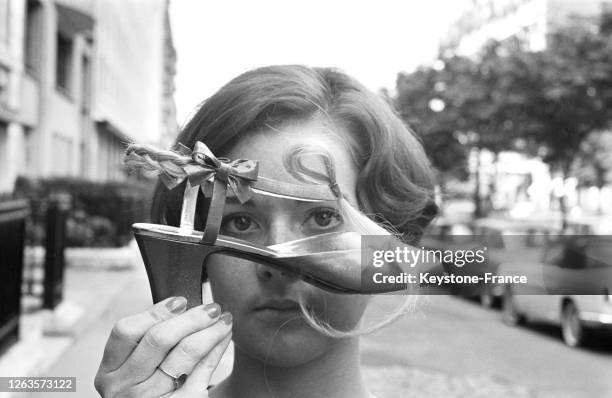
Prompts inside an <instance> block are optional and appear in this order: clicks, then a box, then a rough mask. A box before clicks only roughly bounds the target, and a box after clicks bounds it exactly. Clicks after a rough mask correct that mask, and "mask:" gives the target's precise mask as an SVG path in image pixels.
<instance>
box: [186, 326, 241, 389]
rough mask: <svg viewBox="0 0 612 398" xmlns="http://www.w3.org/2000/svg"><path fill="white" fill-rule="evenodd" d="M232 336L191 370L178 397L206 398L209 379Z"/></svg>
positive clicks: (222, 341)
mask: <svg viewBox="0 0 612 398" xmlns="http://www.w3.org/2000/svg"><path fill="white" fill-rule="evenodd" d="M230 341H232V334H231V333H230V334H229V335H227V336H226V337H225V338H224V339H223V340H221V341H220V342H219V344H217V345H216V346H215V347H214V348H213V349H212V350H211V351H210V352H209V353H208V354H207V355H206V356H205V357H204V358H203V359H202V360H201V361H200V362H198V364H197V365H196V366H195V368H194V369H193V372H191V374H190V375H189V376H188V377H187V380H186V381H185V384H183V386H182V387H181V388H180V390H179V391H178V392H179V394H177V396H178V397H183V396H185V397H202V398H208V386H209V385H210V378H211V377H212V375H213V373H214V371H215V369H217V366H218V365H219V362H220V361H221V357H223V354H224V353H225V351H226V350H227V347H228V346H229V343H230Z"/></svg>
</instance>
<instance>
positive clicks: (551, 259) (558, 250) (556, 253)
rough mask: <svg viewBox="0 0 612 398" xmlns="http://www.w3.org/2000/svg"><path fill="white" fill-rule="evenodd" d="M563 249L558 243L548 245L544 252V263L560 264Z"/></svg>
mask: <svg viewBox="0 0 612 398" xmlns="http://www.w3.org/2000/svg"><path fill="white" fill-rule="evenodd" d="M563 255H564V250H563V246H562V245H560V244H554V245H551V246H548V248H547V249H546V251H545V252H544V263H546V264H556V265H560V264H561V262H562V261H561V260H562V259H563Z"/></svg>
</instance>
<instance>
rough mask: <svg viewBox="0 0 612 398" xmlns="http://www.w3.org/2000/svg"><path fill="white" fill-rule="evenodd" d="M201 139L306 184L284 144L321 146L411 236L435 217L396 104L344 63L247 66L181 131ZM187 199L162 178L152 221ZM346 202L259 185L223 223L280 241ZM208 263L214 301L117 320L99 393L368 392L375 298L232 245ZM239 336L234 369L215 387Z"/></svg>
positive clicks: (428, 180) (295, 148)
mask: <svg viewBox="0 0 612 398" xmlns="http://www.w3.org/2000/svg"><path fill="white" fill-rule="evenodd" d="M198 141H199V142H203V143H205V144H206V145H207V146H208V147H209V148H210V150H211V151H212V152H213V153H214V154H217V155H223V156H224V157H227V158H229V159H257V160H259V168H260V172H261V174H262V175H266V176H269V177H271V178H273V179H275V180H278V181H282V182H285V183H291V184H303V185H305V186H308V184H309V182H306V181H301V179H300V178H296V175H295V173H293V172H292V171H291V170H290V168H289V167H288V165H287V164H288V163H291V159H289V160H288V158H287V154H292V153H296V152H299V151H300V149H301V148H319V149H320V151H321V153H323V154H325V156H328V157H329V159H328V160H329V163H330V164H333V174H335V181H336V182H337V185H338V186H339V189H340V191H341V192H342V193H343V198H344V200H346V202H347V203H348V204H349V205H350V206H353V207H354V208H358V209H359V210H360V211H362V212H363V213H364V214H367V215H370V217H371V218H372V219H374V220H375V221H377V222H379V223H384V225H385V226H386V227H387V228H388V229H392V230H393V231H394V232H395V233H399V234H400V235H401V236H402V237H403V238H404V240H406V241H409V242H414V241H415V240H417V239H418V238H419V236H420V234H421V233H422V231H423V228H425V226H426V225H427V224H428V223H429V221H430V220H431V219H432V217H433V216H434V215H435V209H436V208H435V205H434V204H433V177H432V173H431V170H430V166H429V162H428V160H427V158H426V156H425V154H424V152H423V149H422V146H421V145H420V143H419V142H418V140H417V139H416V138H415V136H414V135H413V134H412V132H411V131H409V130H408V129H407V128H406V127H405V126H404V125H403V123H402V121H401V120H400V119H399V118H398V117H397V116H396V115H395V114H394V113H393V112H392V110H391V109H390V107H389V106H388V104H386V103H385V102H384V101H382V100H381V99H379V98H378V97H377V96H376V95H374V94H373V93H371V92H370V91H368V90H367V89H365V88H364V87H363V86H362V85H361V84H359V83H358V82H356V81H355V80H354V79H352V78H350V77H349V76H347V75H345V74H343V73H341V72H339V71H337V70H334V69H328V68H308V67H304V66H271V67H265V68H260V69H256V70H253V71H249V72H247V73H244V74H243V75H241V76H238V77H237V78H235V79H234V80H232V81H231V82H229V83H228V84H227V85H226V86H224V87H223V88H221V89H220V90H219V91H218V92H217V93H216V94H215V95H213V96H212V97H211V98H209V99H208V100H206V101H205V102H204V103H203V104H202V105H201V107H200V108H199V109H198V110H197V112H196V113H195V115H194V116H193V117H192V119H191V120H190V122H189V123H188V124H187V126H186V127H185V128H184V129H183V131H182V133H181V135H180V136H179V138H178V142H180V143H182V144H183V145H184V146H186V147H188V148H193V147H194V145H195V143H196V142H198ZM316 150H317V149H315V151H316ZM181 200H182V190H181V189H178V188H177V189H173V190H168V189H166V188H165V187H164V186H163V185H161V184H159V185H158V187H157V191H156V194H155V200H154V206H153V207H154V208H153V218H154V222H157V223H161V224H169V225H175V226H177V225H178V224H179V218H180V206H181ZM344 214H345V212H343V211H342V209H341V208H340V206H339V205H338V203H337V202H329V203H324V204H321V203H317V202H296V201H294V200H288V199H287V198H283V197H282V196H276V197H275V196H258V197H256V198H254V199H253V200H251V201H250V202H249V203H247V204H241V203H240V202H239V201H228V202H227V205H226V207H225V209H224V213H223V222H222V224H221V233H222V234H224V235H228V236H235V237H238V238H240V239H245V240H249V241H252V242H255V243H258V244H263V245H266V246H270V245H274V244H276V243H280V242H286V241H289V240H294V239H300V238H304V237H308V236H313V235H316V234H320V233H325V232H332V231H339V230H343V229H346V228H348V227H347V225H348V223H349V220H347V219H346V218H345V217H344ZM198 227H199V228H198ZM201 227H202V225H200V226H198V225H196V228H197V229H201ZM206 273H207V276H208V280H209V281H210V286H211V290H212V295H213V299H214V301H215V303H213V304H208V305H201V306H196V307H193V308H191V309H187V302H186V300H185V299H184V298H182V297H174V298H169V299H167V300H164V301H162V302H160V303H158V304H156V305H155V306H153V307H151V308H150V309H148V310H147V311H146V312H144V313H141V314H137V315H134V316H131V317H127V318H124V319H122V320H120V321H119V322H117V324H116V325H115V327H114V329H113V331H112V333H111V335H110V337H109V339H108V342H107V345H106V349H105V352H104V357H103V359H102V362H101V364H100V369H99V371H98V374H97V376H96V383H95V384H96V388H97V389H98V391H99V392H100V393H101V395H102V396H103V397H118V396H135V397H136V396H137V397H144V396H162V395H166V396H172V397H174V396H177V397H178V396H181V397H182V396H189V397H191V396H193V397H205V396H210V397H215V398H230V397H339V398H340V397H351V398H365V397H372V395H371V394H370V392H369V391H368V389H367V386H366V385H365V384H364V382H363V379H362V377H361V373H360V368H359V337H358V334H359V330H358V326H359V321H360V319H361V317H362V315H363V313H364V310H365V308H366V306H367V302H368V296H363V295H339V294H332V293H329V292H326V291H323V290H321V289H318V288H316V287H314V286H312V285H310V284H308V283H306V282H304V281H302V280H300V279H297V278H295V277H294V276H292V275H291V274H288V273H284V272H282V271H280V270H278V269H275V268H270V267H268V266H265V265H260V264H254V263H249V262H245V261H235V260H232V259H231V258H229V257H222V256H216V257H214V258H211V260H210V261H208V262H207V264H206ZM222 310H223V312H222ZM309 314H310V315H312V316H309ZM230 339H231V340H233V341H234V344H235V357H234V368H233V371H232V373H231V375H230V376H229V377H228V378H227V379H225V380H224V381H223V382H221V383H219V384H217V385H214V386H209V380H210V377H211V374H212V372H213V371H214V369H215V367H216V365H217V363H218V362H219V360H220V358H221V356H222V354H223V352H224V351H225V349H226V347H227V345H228V344H229V341H230ZM179 375H182V376H180V377H179ZM185 375H187V376H185ZM207 386H208V387H210V388H207ZM207 394H208V395H207Z"/></svg>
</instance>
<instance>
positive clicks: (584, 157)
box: [573, 131, 612, 214]
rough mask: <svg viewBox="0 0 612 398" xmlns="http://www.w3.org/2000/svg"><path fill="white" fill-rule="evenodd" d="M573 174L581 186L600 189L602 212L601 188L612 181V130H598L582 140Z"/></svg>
mask: <svg viewBox="0 0 612 398" xmlns="http://www.w3.org/2000/svg"><path fill="white" fill-rule="evenodd" d="M573 174H574V175H575V176H576V177H577V178H578V182H579V185H580V186H587V187H588V186H594V187H597V189H598V190H599V194H600V198H599V203H598V206H597V210H598V212H599V213H600V214H601V213H602V208H601V204H602V199H601V190H602V188H603V187H604V186H605V185H606V184H609V183H612V131H596V132H593V133H591V134H589V136H588V137H587V138H586V139H585V140H584V141H583V142H582V145H581V146H580V151H579V152H578V156H577V159H576V162H575V171H574V172H573Z"/></svg>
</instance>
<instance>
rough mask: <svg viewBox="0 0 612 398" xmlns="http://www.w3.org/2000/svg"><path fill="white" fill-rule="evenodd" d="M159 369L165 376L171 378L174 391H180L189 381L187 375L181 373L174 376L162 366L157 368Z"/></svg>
mask: <svg viewBox="0 0 612 398" xmlns="http://www.w3.org/2000/svg"><path fill="white" fill-rule="evenodd" d="M157 369H159V370H160V371H161V372H162V373H163V374H165V375H166V376H168V377H170V378H171V379H172V381H173V383H174V389H175V390H177V389H179V388H180V387H181V386H182V385H183V384H185V380H187V374H186V373H179V374H178V375H177V374H174V373H172V372H168V371H167V370H165V369H164V368H162V366H161V365H159V366H158V367H157Z"/></svg>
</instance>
